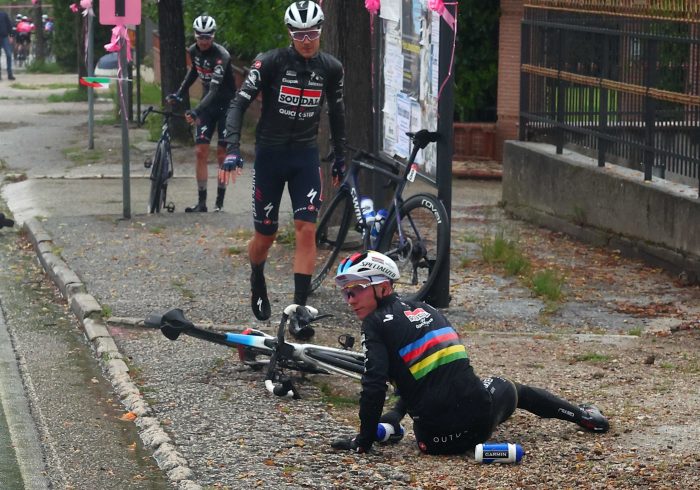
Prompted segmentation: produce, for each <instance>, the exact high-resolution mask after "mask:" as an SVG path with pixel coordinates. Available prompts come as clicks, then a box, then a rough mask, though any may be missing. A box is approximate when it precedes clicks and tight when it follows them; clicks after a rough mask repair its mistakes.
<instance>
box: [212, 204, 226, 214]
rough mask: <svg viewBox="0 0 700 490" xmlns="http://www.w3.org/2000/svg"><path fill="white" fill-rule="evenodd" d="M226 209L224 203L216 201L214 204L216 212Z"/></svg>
mask: <svg viewBox="0 0 700 490" xmlns="http://www.w3.org/2000/svg"><path fill="white" fill-rule="evenodd" d="M223 209H224V203H218V202H217V203H216V204H214V212H215V213H220V212H221V211H222V210H223Z"/></svg>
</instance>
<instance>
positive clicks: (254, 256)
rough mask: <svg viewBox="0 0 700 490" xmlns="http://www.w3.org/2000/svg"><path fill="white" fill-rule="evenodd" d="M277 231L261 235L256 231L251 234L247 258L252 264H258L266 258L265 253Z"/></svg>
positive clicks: (273, 240)
mask: <svg viewBox="0 0 700 490" xmlns="http://www.w3.org/2000/svg"><path fill="white" fill-rule="evenodd" d="M276 236H277V233H274V234H272V235H263V234H262V233H258V232H257V231H256V232H255V233H254V234H253V238H251V240H250V242H248V258H249V259H250V262H251V263H253V264H259V263H261V262H263V261H264V260H266V259H267V253H268V251H269V250H270V247H272V244H273V243H274V242H275V237H276Z"/></svg>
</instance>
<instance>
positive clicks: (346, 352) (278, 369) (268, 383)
mask: <svg viewBox="0 0 700 490" xmlns="http://www.w3.org/2000/svg"><path fill="white" fill-rule="evenodd" d="M328 316H330V315H319V314H318V310H316V309H315V308H313V307H311V306H299V305H295V304H292V305H289V306H287V307H286V308H285V309H284V312H283V313H282V319H281V321H280V323H279V326H278V328H277V335H276V336H272V335H269V334H267V333H265V332H262V331H260V330H256V329H252V328H247V329H245V330H243V331H242V332H241V333H233V332H216V331H213V330H207V329H203V328H199V327H197V326H195V325H194V324H193V323H192V322H191V321H190V320H188V319H187V318H185V315H184V313H183V312H182V310H180V309H178V308H176V309H172V310H170V311H168V312H166V313H164V314H161V313H153V314H151V315H149V316H148V318H146V321H145V325H146V326H149V327H155V328H160V330H161V332H162V333H163V335H165V336H166V337H167V338H169V339H170V340H176V339H177V338H178V337H179V336H180V335H181V334H185V335H189V336H191V337H195V338H198V339H202V340H206V341H208V342H213V343H216V344H221V345H226V346H229V347H235V348H237V349H238V355H239V358H240V360H241V361H242V362H243V363H244V364H245V365H247V366H249V367H250V368H252V369H254V370H256V371H258V370H262V369H263V368H267V371H266V376H265V388H266V389H267V391H269V392H270V393H273V394H275V395H277V396H288V397H293V398H300V395H299V393H298V391H297V390H296V387H295V386H294V383H293V381H292V379H291V378H290V377H288V376H286V375H285V373H284V371H285V369H289V370H294V371H300V372H302V373H311V374H341V375H344V376H349V377H351V378H355V379H360V377H361V375H362V373H363V372H364V362H365V356H364V354H362V353H361V352H355V351H352V350H350V349H351V348H352V347H353V345H354V343H355V338H354V337H353V336H351V335H349V334H345V335H341V336H340V337H338V342H339V344H340V346H341V348H334V347H326V346H322V345H316V344H298V343H294V342H287V341H286V339H285V333H286V331H287V327H289V330H290V331H292V332H298V331H300V330H302V329H309V328H311V327H310V326H309V325H310V324H311V323H313V322H314V321H317V320H320V319H322V318H326V317H328Z"/></svg>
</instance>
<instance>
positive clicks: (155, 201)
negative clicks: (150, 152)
mask: <svg viewBox="0 0 700 490" xmlns="http://www.w3.org/2000/svg"><path fill="white" fill-rule="evenodd" d="M166 167H167V162H166V158H165V151H164V148H163V145H162V144H161V143H158V146H157V147H156V154H155V155H154V156H153V165H152V166H151V176H150V179H151V192H150V194H149V196H148V212H149V213H150V214H153V213H160V209H161V207H162V206H163V203H164V202H165V194H166V191H167V189H168V185H167V184H166V183H165V179H167V173H166V172H167V168H166Z"/></svg>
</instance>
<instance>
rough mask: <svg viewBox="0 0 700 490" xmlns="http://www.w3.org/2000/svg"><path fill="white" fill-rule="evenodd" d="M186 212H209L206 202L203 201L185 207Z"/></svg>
mask: <svg viewBox="0 0 700 490" xmlns="http://www.w3.org/2000/svg"><path fill="white" fill-rule="evenodd" d="M185 212H186V213H206V212H207V205H206V204H204V203H203V202H198V203H197V204H195V205H194V206H191V207H189V208H185Z"/></svg>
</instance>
